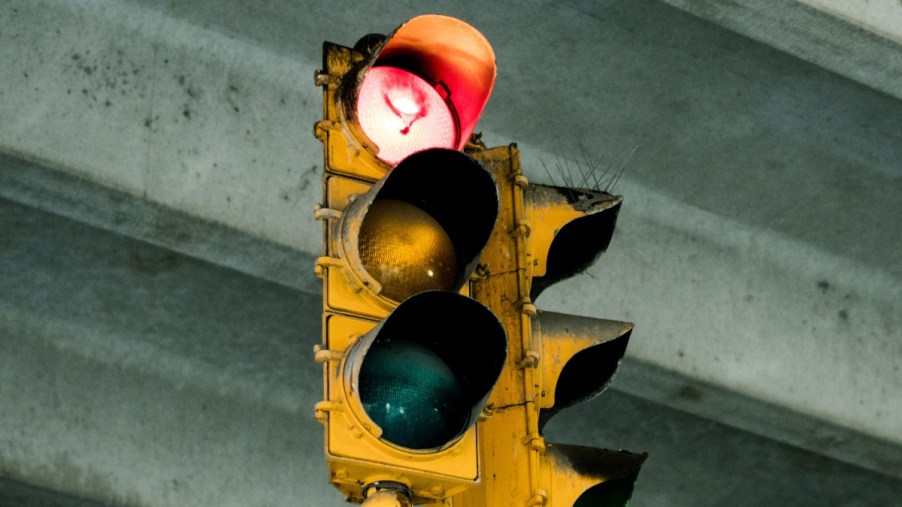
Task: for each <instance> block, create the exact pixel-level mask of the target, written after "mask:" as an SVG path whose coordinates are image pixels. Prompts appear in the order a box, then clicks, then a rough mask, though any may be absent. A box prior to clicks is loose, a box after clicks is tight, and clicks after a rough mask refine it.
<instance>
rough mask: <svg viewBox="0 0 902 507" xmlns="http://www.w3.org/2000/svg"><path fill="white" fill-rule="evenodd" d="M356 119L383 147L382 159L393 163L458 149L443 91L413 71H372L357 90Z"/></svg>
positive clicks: (374, 140) (389, 69) (369, 135)
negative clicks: (421, 153) (425, 153)
mask: <svg viewBox="0 0 902 507" xmlns="http://www.w3.org/2000/svg"><path fill="white" fill-rule="evenodd" d="M357 118H358V121H359V122H360V127H361V128H362V129H363V132H364V133H365V134H366V135H367V137H369V138H370V139H372V141H373V142H374V143H376V146H378V147H379V153H378V155H377V156H378V157H379V159H380V160H382V161H383V162H386V163H388V164H391V165H394V164H397V163H398V162H400V161H401V160H402V159H404V158H405V157H407V156H408V155H410V154H411V153H414V152H417V151H421V150H425V149H427V148H455V147H456V144H457V138H458V129H457V121H456V120H455V118H454V114H453V113H452V112H451V109H450V108H449V107H448V104H447V103H446V102H445V99H443V98H442V96H441V95H440V94H439V92H438V91H437V90H436V89H435V87H433V86H432V85H430V84H429V83H428V82H426V81H425V80H424V79H422V78H420V77H419V76H417V75H416V74H414V73H412V72H408V71H406V70H402V69H398V68H395V67H373V68H372V69H370V70H369V71H367V73H366V75H365V76H364V78H363V82H361V83H360V89H359V90H358V92H357Z"/></svg>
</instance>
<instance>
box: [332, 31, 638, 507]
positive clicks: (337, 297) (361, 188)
mask: <svg viewBox="0 0 902 507" xmlns="http://www.w3.org/2000/svg"><path fill="white" fill-rule="evenodd" d="M495 72H496V71H495V61H494V54H493V52H492V49H491V46H490V45H489V44H488V42H487V41H486V40H485V38H484V37H483V36H482V35H481V34H479V32H478V31H476V30H475V29H474V28H473V27H471V26H469V25H467V24H466V23H464V22H462V21H460V20H456V19H453V18H449V17H446V16H437V15H428V16H420V17H417V18H414V19H412V20H410V21H408V22H406V23H404V24H403V25H401V26H400V27H399V28H398V29H396V30H395V31H394V32H392V33H391V34H390V35H388V36H381V35H368V36H365V37H363V38H362V39H361V40H360V41H359V42H358V43H357V44H356V45H355V47H354V48H348V47H343V46H339V45H336V44H331V43H325V44H324V46H323V70H322V71H320V72H318V73H317V75H316V82H317V84H318V85H320V86H322V87H323V119H322V120H321V121H319V122H317V124H316V126H315V129H314V132H315V135H316V137H317V138H318V139H320V140H321V141H322V142H323V146H324V171H323V203H322V204H321V206H320V207H319V208H318V210H317V212H316V216H317V218H318V219H321V220H323V222H324V227H323V231H324V232H323V245H324V247H323V250H324V251H323V256H322V257H320V258H319V259H318V260H317V265H316V272H317V274H318V276H320V278H322V280H323V341H322V344H321V345H320V346H318V347H317V349H316V353H315V356H316V360H317V361H318V362H321V363H322V364H323V379H324V382H323V401H322V402H320V403H318V404H317V406H316V416H317V419H318V420H320V421H321V422H322V423H323V424H324V426H325V442H324V447H325V456H326V461H327V464H328V468H329V473H330V482H331V483H332V484H333V485H335V486H336V487H337V488H338V489H339V490H340V491H341V492H342V493H343V494H345V496H346V497H347V498H348V499H349V500H352V501H357V502H365V503H368V504H370V505H376V504H385V505H407V504H410V503H411V502H412V503H423V502H442V503H441V504H442V505H446V506H447V505H452V506H471V505H487V506H494V505H537V506H538V505H552V506H565V505H566V506H571V505H575V506H580V507H583V506H586V505H623V504H625V503H626V501H628V499H629V496H630V494H631V491H632V487H633V483H634V482H635V478H636V476H637V474H638V471H639V468H640V467H641V464H642V462H643V461H644V459H645V455H638V454H632V453H628V452H625V451H608V450H602V449H594V448H589V447H580V446H568V445H556V444H550V443H546V442H545V440H544V437H543V436H542V430H543V428H544V426H545V423H546V422H547V421H548V420H549V419H550V418H551V417H552V416H553V415H555V414H556V413H557V412H559V411H560V410H561V409H562V408H565V407H567V406H570V405H573V404H576V403H579V402H581V401H584V400H586V399H589V398H591V397H593V396H595V395H597V394H599V393H600V392H601V391H603V389H604V388H605V386H606V385H607V383H608V382H609V381H610V379H611V377H612V376H613V375H614V373H615V371H616V370H617V368H618V366H619V364H620V360H621V358H622V357H623V354H624V351H625V350H626V345H627V342H628V339H629V335H630V332H631V330H632V324H629V323H624V322H617V321H608V320H602V319H592V318H588V317H576V316H571V315H563V314H556V313H552V312H541V311H539V310H537V308H536V306H535V305H534V303H533V302H534V301H535V299H536V298H538V297H539V295H540V294H541V292H542V291H543V290H544V289H546V288H547V287H549V286H551V285H553V284H554V283H556V282H558V281H560V280H563V279H565V278H568V277H571V276H574V275H576V274H579V273H581V272H582V271H583V270H585V269H586V268H587V267H588V266H589V265H591V264H592V263H593V262H594V261H595V260H596V258H597V257H598V256H599V255H600V254H601V253H602V252H603V251H604V250H605V249H606V248H607V247H608V244H609V243H610V240H611V237H612V234H613V231H614V226H615V223H616V217H617V212H618V210H619V207H620V203H621V199H620V198H619V197H617V196H613V195H610V194H608V193H606V192H602V191H599V190H593V189H575V188H563V187H555V186H546V185H536V184H531V183H530V182H529V181H528V180H527V178H526V177H525V176H524V175H523V174H522V172H521V169H520V158H519V152H518V151H517V149H516V146H515V145H511V146H507V147H498V148H491V149H489V148H486V147H485V145H483V144H482V143H481V142H480V141H478V137H475V136H471V134H472V133H473V131H474V129H475V126H476V123H477V120H478V118H479V116H480V114H481V113H482V110H483V108H484V107H485V104H486V101H487V100H488V97H489V94H490V93H491V90H492V87H493V85H494V81H495ZM383 502H384V503H383ZM436 505H437V504H436Z"/></svg>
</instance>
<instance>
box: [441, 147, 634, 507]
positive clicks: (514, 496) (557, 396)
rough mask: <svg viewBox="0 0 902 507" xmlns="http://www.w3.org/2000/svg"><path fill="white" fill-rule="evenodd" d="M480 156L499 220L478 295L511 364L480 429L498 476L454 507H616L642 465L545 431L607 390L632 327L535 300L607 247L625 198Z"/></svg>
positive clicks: (491, 153)
mask: <svg viewBox="0 0 902 507" xmlns="http://www.w3.org/2000/svg"><path fill="white" fill-rule="evenodd" d="M473 154H474V156H475V157H476V158H477V159H479V160H480V161H482V162H483V164H484V165H485V166H486V167H488V168H489V169H490V170H491V171H492V172H493V173H494V175H495V179H496V180H497V181H498V185H499V195H500V196H501V215H500V216H499V219H498V223H497V225H496V228H495V231H494V232H493V233H492V237H491V239H490V240H489V245H488V246H487V248H486V251H485V252H484V253H483V255H482V257H481V259H480V267H479V269H478V270H477V273H478V274H479V276H478V278H477V279H474V281H473V282H472V283H471V287H472V293H473V296H474V297H475V298H476V299H477V300H479V301H480V302H482V303H484V304H485V305H486V306H487V307H488V308H490V309H491V310H492V311H493V312H494V313H495V314H496V315H498V317H499V319H500V320H501V322H502V325H503V326H504V328H505V331H506V333H507V336H508V340H509V341H508V349H509V355H508V360H507V362H506V363H505V367H504V370H503V371H502V373H501V377H500V379H499V381H498V384H497V386H496V387H495V389H494V391H493V393H492V395H491V396H490V398H489V405H488V406H487V408H486V416H487V417H486V418H485V419H484V420H483V421H481V422H480V423H479V426H480V429H481V431H482V436H483V437H484V438H483V439H482V440H481V441H480V445H481V448H482V454H483V456H485V465H486V467H487V468H490V469H491V470H492V474H491V475H488V474H486V475H485V476H484V478H483V481H482V483H481V484H480V485H479V487H478V488H474V489H471V490H468V491H466V492H464V493H462V494H461V495H460V496H458V497H456V498H455V503H454V505H500V504H511V503H513V504H525V505H560V506H565V505H566V506H568V507H569V506H571V505H574V502H575V501H576V500H577V499H580V501H579V503H577V504H576V505H595V503H591V502H601V501H607V502H613V503H599V505H617V502H618V501H620V500H622V499H623V498H629V492H630V491H631V490H632V484H633V482H634V480H635V477H636V475H637V474H638V471H639V468H640V466H641V464H642V462H643V461H644V459H645V455H637V454H632V453H627V452H621V451H605V450H602V449H592V448H584V447H571V446H559V445H554V444H548V443H546V442H545V440H544V437H543V436H542V434H541V431H542V428H543V427H544V425H545V423H546V422H547V421H548V419H550V417H551V416H552V415H554V414H555V413H557V412H558V411H559V410H561V409H562V408H565V407H567V406H570V405H573V404H575V403H578V402H581V401H584V400H586V399H589V398H591V397H593V396H595V395H597V394H599V393H600V392H601V391H602V390H603V389H604V387H605V386H606V385H607V383H608V382H609V380H610V378H611V377H612V376H613V374H614V373H615V371H616V370H617V368H618V366H619V364H620V360H621V359H622V357H623V354H624V351H625V349H626V345H627V342H628V339H629V334H630V332H631V330H632V324H629V323H624V322H617V321H608V320H603V319H594V318H588V317H578V316H571V315H563V314H555V313H551V312H541V311H539V310H537V309H536V307H535V305H534V304H533V301H534V299H535V298H536V297H538V295H539V294H540V293H541V292H542V290H543V289H545V288H547V287H548V286H550V285H552V284H553V283H555V282H557V281H560V280H563V279H565V278H568V277H571V276H574V275H576V274H578V273H580V272H582V271H583V270H584V269H585V268H587V267H588V266H589V265H591V264H592V262H594V261H595V260H596V258H597V257H598V256H599V255H600V254H601V253H602V252H603V251H604V250H605V249H606V248H607V246H608V244H609V243H610V240H611V235H612V234H613V230H614V225H615V223H616V216H617V212H618V210H619V205H620V202H621V199H620V198H619V197H617V196H612V195H610V194H607V193H605V192H601V191H597V190H591V189H571V188H563V187H552V186H545V185H533V184H530V183H529V181H528V180H527V179H526V178H525V176H523V175H522V173H521V171H520V161H519V153H518V151H517V149H516V148H515V147H514V146H510V147H503V148H494V149H490V150H476V151H474V152H473ZM627 486H628V487H627ZM624 495H626V496H625V497H624ZM624 501H625V500H624ZM586 502H590V503H586ZM622 504H623V502H621V503H620V505H622Z"/></svg>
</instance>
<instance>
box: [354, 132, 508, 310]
mask: <svg viewBox="0 0 902 507" xmlns="http://www.w3.org/2000/svg"><path fill="white" fill-rule="evenodd" d="M497 216H498V191H497V188H496V187H495V182H494V179H493V178H492V176H491V175H490V174H489V173H488V171H486V170H485V168H484V167H482V166H481V165H480V164H479V163H478V162H476V161H475V160H473V159H472V158H471V157H469V156H468V155H465V154H463V153H460V152H458V151H454V150H443V149H430V150H425V151H421V152H419V153H415V154H413V155H411V156H410V157H408V158H406V159H404V160H403V161H402V162H401V163H400V164H398V165H397V166H396V167H395V168H394V169H393V170H392V171H391V172H390V173H389V174H388V175H386V177H385V178H383V179H382V180H380V181H379V182H377V183H376V185H374V186H373V188H372V189H371V190H370V192H368V193H367V194H365V195H364V196H361V197H359V198H358V199H357V200H356V201H355V202H354V203H353V204H352V205H351V206H350V207H349V209H348V211H347V213H346V216H345V218H344V220H343V223H342V245H343V249H344V252H345V255H346V257H348V259H349V262H350V264H351V265H352V267H353V266H357V268H356V270H355V273H356V274H357V275H358V276H359V277H360V278H361V279H362V280H363V284H364V285H366V286H367V287H369V289H370V290H371V291H373V292H375V293H377V294H379V295H381V296H383V297H385V298H387V299H389V300H391V301H394V302H400V301H403V300H404V299H406V298H408V297H410V296H411V295H413V294H416V293H418V292H422V291H426V290H450V291H457V290H459V289H460V288H461V287H462V286H463V284H464V283H465V282H466V280H467V278H468V277H469V275H470V273H471V272H472V268H473V266H474V265H475V262H476V260H477V259H478V257H479V253H480V252H481V251H482V249H483V247H484V246H485V244H486V242H487V241H488V237H489V235H490V234H491V231H492V228H493V227H494V225H495V220H496V218H497Z"/></svg>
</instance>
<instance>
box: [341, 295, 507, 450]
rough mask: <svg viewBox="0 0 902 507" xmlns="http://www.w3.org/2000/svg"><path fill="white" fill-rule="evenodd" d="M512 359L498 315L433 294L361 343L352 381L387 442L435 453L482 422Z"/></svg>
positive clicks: (350, 368)
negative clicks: (480, 417)
mask: <svg viewBox="0 0 902 507" xmlns="http://www.w3.org/2000/svg"><path fill="white" fill-rule="evenodd" d="M506 355H507V340H506V338H505V333H504V330H503V328H502V327H501V324H500V323H499V321H498V319H497V317H495V315H494V314H493V313H492V312H491V311H489V310H488V309H487V308H485V307H484V306H482V305H481V304H480V303H478V302H476V301H475V300H473V299H470V298H467V297H465V296H461V295H460V294H457V293H453V292H445V291H429V292H422V293H419V294H417V295H415V296H413V297H411V298H409V299H407V300H405V301H404V302H403V303H401V305H400V306H398V308H397V309H395V311H394V312H392V313H391V315H389V316H388V318H386V319H385V320H384V321H383V322H382V323H381V324H380V325H379V326H378V327H377V328H376V329H374V330H373V331H372V332H370V333H369V334H367V335H366V336H365V337H363V338H361V340H360V341H359V342H358V344H357V345H355V347H354V349H353V350H352V352H351V354H350V355H349V358H348V361H347V363H346V366H345V374H346V375H347V376H348V377H349V380H350V382H349V385H350V386H351V391H352V393H354V392H356V393H358V396H359V401H360V404H361V407H362V409H363V411H364V412H365V413H366V415H367V417H368V418H369V419H370V420H372V421H373V423H375V424H376V426H378V427H379V428H380V430H381V435H380V438H381V439H382V440H384V441H386V442H389V443H391V444H394V445H397V446H399V447H403V448H406V449H412V450H433V449H436V448H441V447H444V446H446V445H447V444H450V443H453V442H454V441H456V439H457V438H458V437H460V436H461V435H463V433H464V432H465V431H466V430H467V429H468V428H469V427H470V426H471V425H472V424H473V423H474V422H475V420H476V418H477V417H478V415H479V413H480V412H481V411H482V408H483V406H484V404H485V400H486V398H487V397H488V394H489V392H490V391H491V389H492V387H493V386H494V384H495V381H496V380H497V379H498V375H499V374H500V373H501V368H502V366H503V365H504V361H505V357H506Z"/></svg>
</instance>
